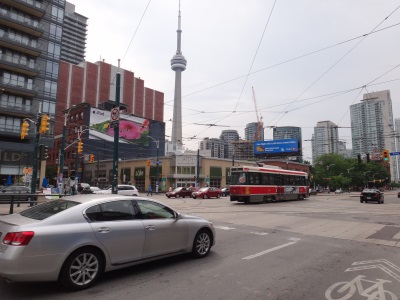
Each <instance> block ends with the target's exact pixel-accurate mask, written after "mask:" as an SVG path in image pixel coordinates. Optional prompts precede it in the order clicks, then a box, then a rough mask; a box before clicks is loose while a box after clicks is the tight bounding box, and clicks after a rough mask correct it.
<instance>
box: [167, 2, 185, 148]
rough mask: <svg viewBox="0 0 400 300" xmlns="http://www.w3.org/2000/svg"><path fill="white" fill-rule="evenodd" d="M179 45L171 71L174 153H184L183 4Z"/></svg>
mask: <svg viewBox="0 0 400 300" xmlns="http://www.w3.org/2000/svg"><path fill="white" fill-rule="evenodd" d="M176 32H177V33H178V45H177V49H176V54H175V55H174V57H172V59H171V69H172V70H173V71H174V72H175V95H174V114H173V116H172V134H171V143H172V147H173V151H182V91H181V90H182V85H181V82H182V71H185V70H186V59H185V57H184V56H183V55H182V51H181V34H182V30H181V2H180V1H179V14H178V30H177V31H176Z"/></svg>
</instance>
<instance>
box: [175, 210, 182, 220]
mask: <svg viewBox="0 0 400 300" xmlns="http://www.w3.org/2000/svg"><path fill="white" fill-rule="evenodd" d="M174 217H175V219H177V220H179V219H180V218H181V214H180V213H178V212H176V211H174Z"/></svg>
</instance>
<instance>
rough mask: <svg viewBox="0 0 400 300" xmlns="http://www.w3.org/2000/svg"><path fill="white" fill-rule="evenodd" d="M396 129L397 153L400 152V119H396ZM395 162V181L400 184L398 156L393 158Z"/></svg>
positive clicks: (399, 160) (399, 158)
mask: <svg viewBox="0 0 400 300" xmlns="http://www.w3.org/2000/svg"><path fill="white" fill-rule="evenodd" d="M394 128H395V149H394V150H395V151H396V152H399V151H400V118H397V119H394ZM393 159H394V160H395V162H396V163H395V172H396V174H395V175H396V176H395V180H396V182H400V157H399V155H396V156H394V157H393Z"/></svg>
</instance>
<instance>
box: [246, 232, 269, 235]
mask: <svg viewBox="0 0 400 300" xmlns="http://www.w3.org/2000/svg"><path fill="white" fill-rule="evenodd" d="M250 233H252V234H256V235H267V234H268V232H250Z"/></svg>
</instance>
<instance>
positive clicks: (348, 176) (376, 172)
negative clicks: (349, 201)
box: [312, 153, 390, 189]
mask: <svg viewBox="0 0 400 300" xmlns="http://www.w3.org/2000/svg"><path fill="white" fill-rule="evenodd" d="M312 173H313V180H314V182H315V184H316V185H319V186H322V187H328V186H329V188H331V189H334V188H343V189H348V188H349V187H363V186H365V185H366V183H367V182H368V181H373V180H374V179H375V180H383V183H382V185H384V184H389V183H390V174H389V172H388V171H387V170H386V169H385V167H384V166H382V165H381V164H379V162H369V163H366V162H362V163H361V164H359V163H358V161H357V159H355V158H349V159H346V158H344V157H343V156H341V155H339V154H334V153H331V154H326V155H323V156H320V157H318V159H317V160H316V161H315V162H314V165H313V171H312Z"/></svg>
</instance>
